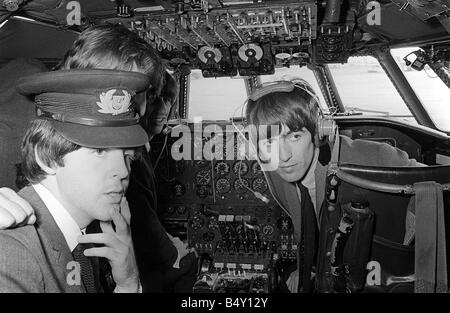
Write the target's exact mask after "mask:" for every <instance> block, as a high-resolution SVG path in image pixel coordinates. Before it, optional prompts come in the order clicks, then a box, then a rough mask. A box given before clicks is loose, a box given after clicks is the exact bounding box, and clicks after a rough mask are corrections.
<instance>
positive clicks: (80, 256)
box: [72, 244, 97, 293]
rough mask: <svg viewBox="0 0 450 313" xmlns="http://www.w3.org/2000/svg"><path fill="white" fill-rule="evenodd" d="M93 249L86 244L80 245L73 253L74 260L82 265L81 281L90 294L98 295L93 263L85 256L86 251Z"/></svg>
mask: <svg viewBox="0 0 450 313" xmlns="http://www.w3.org/2000/svg"><path fill="white" fill-rule="evenodd" d="M88 248H91V246H89V245H86V244H78V245H77V246H76V247H75V249H74V250H73V252H72V255H73V258H74V259H75V261H77V262H78V263H79V264H80V269H81V279H82V280H83V283H84V286H85V287H86V291H87V292H88V293H96V292H97V289H96V288H95V280H94V269H93V267H92V263H91V261H90V260H89V259H88V257H87V256H85V255H84V253H83V252H84V250H86V249H88Z"/></svg>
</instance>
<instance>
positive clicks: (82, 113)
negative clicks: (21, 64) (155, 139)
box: [17, 69, 151, 148]
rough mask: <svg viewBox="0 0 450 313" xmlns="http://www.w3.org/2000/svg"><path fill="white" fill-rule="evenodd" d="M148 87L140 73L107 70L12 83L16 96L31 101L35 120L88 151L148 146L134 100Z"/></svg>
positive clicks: (44, 75) (39, 76)
mask: <svg viewBox="0 0 450 313" xmlns="http://www.w3.org/2000/svg"><path fill="white" fill-rule="evenodd" d="M149 87H151V86H150V83H149V77H148V76H147V75H145V74H142V73H138V72H128V71H118V70H107V69H101V70H100V69H95V70H94V69H86V70H78V69H77V70H61V71H52V72H44V73H37V74H34V75H31V76H26V77H23V78H22V79H21V80H19V81H18V84H17V89H18V91H19V92H20V93H21V94H23V95H26V96H32V97H34V101H35V103H36V114H37V117H38V118H41V119H46V120H49V121H50V122H51V123H52V125H53V126H54V127H55V129H56V130H57V131H59V132H60V133H61V135H62V136H63V137H64V138H66V139H67V140H69V141H71V142H73V143H75V144H78V145H80V146H83V147H89V148H132V147H138V146H142V145H144V144H145V143H146V142H148V140H149V139H148V136H147V133H146V132H145V130H144V129H143V128H142V126H140V125H139V115H138V114H137V112H136V104H135V103H134V101H133V97H134V96H135V95H136V94H137V93H139V92H142V91H145V90H147V89H148V88H149Z"/></svg>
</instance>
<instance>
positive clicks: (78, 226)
mask: <svg viewBox="0 0 450 313" xmlns="http://www.w3.org/2000/svg"><path fill="white" fill-rule="evenodd" d="M148 88H149V80H148V77H147V76H146V75H144V74H141V73H137V72H128V71H126V72H125V71H117V70H64V71H54V72H46V73H38V74H35V75H32V76H28V77H25V78H24V79H22V80H20V81H19V83H18V90H19V92H21V93H22V94H24V95H27V96H32V97H34V100H35V104H36V114H37V119H35V120H34V121H33V122H32V123H31V126H30V128H29V129H28V131H27V133H26V135H25V137H24V139H23V142H22V167H23V174H24V176H25V177H26V178H27V180H28V181H29V182H30V184H31V185H30V186H27V187H25V188H23V189H22V190H21V191H20V192H19V195H21V196H22V197H23V198H25V199H26V200H27V201H29V202H30V204H31V205H32V206H33V208H34V210H35V212H36V218H37V221H36V223H35V224H34V225H28V226H25V227H21V228H17V229H12V230H3V231H0V242H2V249H1V250H0V292H102V291H113V290H114V292H140V290H141V287H140V286H141V285H140V282H139V274H138V270H137V266H136V261H135V256H134V251H133V244H132V240H131V234H130V229H129V210H128V205H127V202H126V200H125V198H124V193H125V191H126V189H127V186H128V182H129V172H130V163H131V161H132V160H133V158H134V157H135V148H137V147H140V146H143V145H144V144H145V143H146V142H148V137H147V134H146V132H145V131H144V129H143V128H142V127H141V126H140V125H139V124H138V122H139V116H138V114H137V113H136V111H135V105H134V101H133V98H134V97H135V96H136V95H137V94H139V93H141V92H143V91H145V90H147V89H148ZM96 220H98V221H99V223H100V226H101V229H102V231H103V232H102V233H96V234H85V229H86V227H87V226H88V225H89V224H91V223H92V222H93V221H96ZM94 245H95V246H94ZM102 258H104V259H106V260H107V261H108V263H109V265H110V273H108V274H107V275H105V273H104V272H105V271H100V266H101V262H99V261H101V259H102ZM100 273H101V274H100Z"/></svg>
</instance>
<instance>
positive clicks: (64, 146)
mask: <svg viewBox="0 0 450 313" xmlns="http://www.w3.org/2000/svg"><path fill="white" fill-rule="evenodd" d="M80 148H81V147H80V146H79V145H77V144H74V143H72V142H71V141H69V140H67V139H65V138H64V137H63V136H62V135H61V134H60V133H59V132H58V131H57V130H56V129H55V128H54V127H53V126H52V124H51V123H50V122H49V121H47V120H43V119H35V120H33V121H32V122H31V125H30V127H29V128H28V130H27V132H26V134H25V137H24V138H23V141H22V174H23V175H24V176H25V178H26V179H27V180H28V181H29V182H30V183H32V184H36V183H39V182H41V181H42V180H43V179H44V178H45V176H46V175H47V173H46V172H45V171H44V170H43V169H42V168H41V167H40V166H39V164H38V163H37V160H36V154H37V157H39V159H40V160H41V161H42V163H43V164H45V165H46V166H48V167H54V166H60V167H62V166H64V157H65V156H66V154H68V153H70V152H73V151H76V150H78V149H80ZM35 151H36V153H35Z"/></svg>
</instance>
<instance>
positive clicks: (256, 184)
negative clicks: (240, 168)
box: [252, 177, 267, 193]
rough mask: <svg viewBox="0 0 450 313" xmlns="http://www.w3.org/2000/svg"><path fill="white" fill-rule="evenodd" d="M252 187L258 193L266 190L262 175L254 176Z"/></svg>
mask: <svg viewBox="0 0 450 313" xmlns="http://www.w3.org/2000/svg"><path fill="white" fill-rule="evenodd" d="M252 189H253V190H254V191H258V192H260V193H262V192H265V191H266V190H267V183H266V180H265V179H264V178H262V177H257V178H255V179H254V180H253V182H252Z"/></svg>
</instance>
